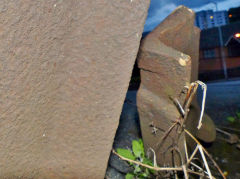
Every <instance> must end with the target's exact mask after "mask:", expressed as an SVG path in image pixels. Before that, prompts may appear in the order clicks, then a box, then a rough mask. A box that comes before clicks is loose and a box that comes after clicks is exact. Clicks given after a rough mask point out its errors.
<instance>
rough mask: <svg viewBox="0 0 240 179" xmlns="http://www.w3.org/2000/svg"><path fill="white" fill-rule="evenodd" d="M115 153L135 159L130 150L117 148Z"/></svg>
mask: <svg viewBox="0 0 240 179" xmlns="http://www.w3.org/2000/svg"><path fill="white" fill-rule="evenodd" d="M117 153H118V154H119V155H121V156H123V157H125V158H128V159H131V160H135V157H134V155H133V154H132V152H131V151H130V150H127V149H121V148H118V149H117Z"/></svg>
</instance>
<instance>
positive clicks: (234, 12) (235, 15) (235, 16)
mask: <svg viewBox="0 0 240 179" xmlns="http://www.w3.org/2000/svg"><path fill="white" fill-rule="evenodd" d="M228 17H229V21H230V23H234V22H240V7H236V8H231V9H229V11H228Z"/></svg>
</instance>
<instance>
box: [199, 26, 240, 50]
mask: <svg viewBox="0 0 240 179" xmlns="http://www.w3.org/2000/svg"><path fill="white" fill-rule="evenodd" d="M221 29H222V37H223V45H225V44H226V42H227V41H228V40H229V38H230V37H232V36H233V35H234V34H236V33H240V22H236V23H232V24H228V25H225V26H221ZM216 47H220V41H219V33H218V27H214V28H211V29H206V30H202V31H201V36H200V49H209V48H216Z"/></svg>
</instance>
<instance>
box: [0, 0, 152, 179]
mask: <svg viewBox="0 0 240 179" xmlns="http://www.w3.org/2000/svg"><path fill="white" fill-rule="evenodd" d="M148 5H149V0H138V1H136V0H126V1H109V0H67V1H63V0H58V1H56V0H54V1H47V0H41V1H33V0H12V1H5V0H3V1H1V2H0V24H1V26H0V42H1V43H0V103H1V107H0V136H1V140H0V178H41V179H43V178H84V179H85V178H94V179H95V178H103V177H104V174H105V169H106V166H107V161H108V157H109V154H110V150H111V147H112V142H113V138H114V135H115V131H116V128H117V126H118V121H119V116H120V112H121V108H122V105H123V101H124V98H125V94H126V91H127V88H128V83H129V80H130V76H131V71H132V67H133V64H134V60H135V57H136V54H137V51H138V47H139V41H140V38H141V33H142V30H143V25H144V22H145V18H146V15H147V9H148Z"/></svg>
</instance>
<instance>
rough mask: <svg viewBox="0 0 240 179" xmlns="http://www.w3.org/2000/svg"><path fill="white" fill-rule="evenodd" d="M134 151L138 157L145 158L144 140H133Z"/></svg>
mask: <svg viewBox="0 0 240 179" xmlns="http://www.w3.org/2000/svg"><path fill="white" fill-rule="evenodd" d="M132 150H133V153H134V155H135V156H136V157H139V158H140V157H144V155H145V154H144V147H143V143H142V140H141V139H140V140H139V141H137V140H133V141H132Z"/></svg>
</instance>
